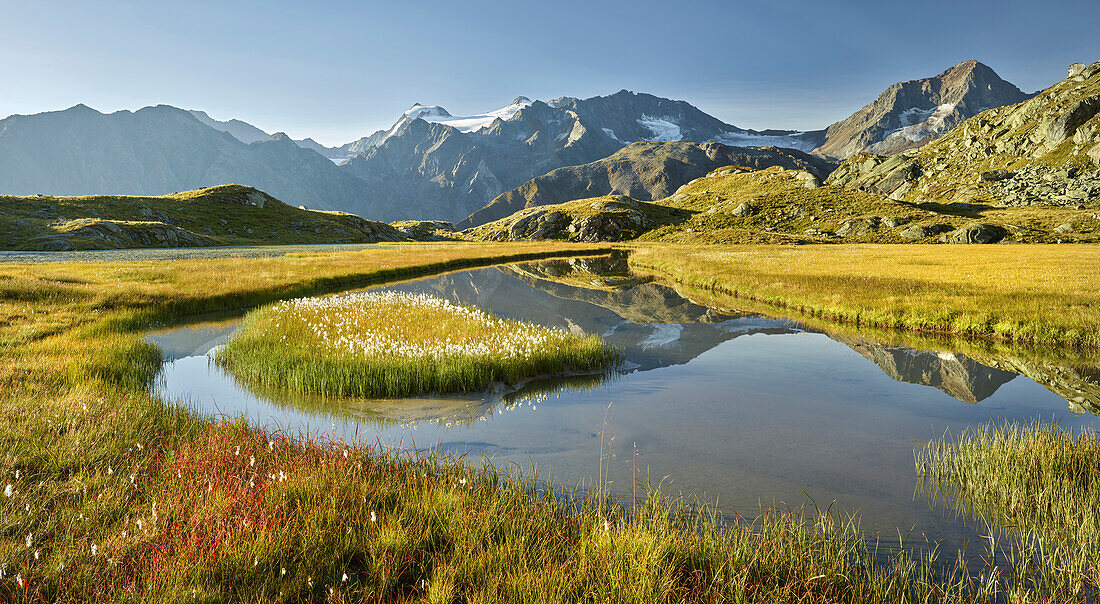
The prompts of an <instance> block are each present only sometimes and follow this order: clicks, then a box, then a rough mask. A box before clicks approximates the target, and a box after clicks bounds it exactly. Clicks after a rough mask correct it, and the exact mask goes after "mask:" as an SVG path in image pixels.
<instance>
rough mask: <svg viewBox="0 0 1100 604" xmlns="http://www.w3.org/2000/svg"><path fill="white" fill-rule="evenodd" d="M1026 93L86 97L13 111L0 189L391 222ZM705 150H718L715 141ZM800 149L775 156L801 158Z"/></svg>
mask: <svg viewBox="0 0 1100 604" xmlns="http://www.w3.org/2000/svg"><path fill="white" fill-rule="evenodd" d="M1026 97H1027V95H1025V94H1024V93H1022V92H1020V91H1019V90H1018V89H1017V88H1016V87H1015V86H1012V85H1011V84H1009V83H1007V82H1005V81H1004V80H1001V79H1000V78H999V77H997V75H996V74H995V73H994V72H993V71H992V70H991V69H989V68H988V67H986V66H984V65H982V64H981V63H978V62H976V61H967V62H964V63H960V64H959V65H956V66H955V67H953V68H951V69H949V70H947V71H945V72H944V73H942V74H940V75H938V76H935V77H934V78H927V79H925V80H914V81H911V82H903V83H901V84H896V85H894V86H892V87H890V88H889V89H888V90H887V91H886V92H884V93H883V94H882V95H881V96H880V97H879V98H878V100H876V101H875V102H874V103H871V104H870V105H868V106H867V107H864V108H863V109H861V110H860V111H859V112H857V113H855V114H853V116H851V117H849V118H848V119H847V120H844V121H842V122H838V123H836V124H833V125H832V126H829V127H828V128H825V129H822V130H817V131H810V132H796V131H790V130H762V131H756V130H748V129H744V128H739V127H737V126H733V125H731V124H727V123H725V122H723V121H721V120H719V119H717V118H715V117H713V116H710V115H708V114H707V113H705V112H703V111H701V110H699V109H698V108H696V107H694V106H693V105H691V104H689V103H687V102H684V101H675V100H670V99H665V98H660V97H656V96H653V95H649V94H639V93H633V92H629V91H626V90H623V91H619V92H617V93H614V94H611V95H607V96H597V97H592V98H587V99H579V98H574V97H561V98H557V99H553V100H550V101H540V100H534V101H532V100H530V99H528V98H526V97H518V98H516V99H515V100H514V101H513V102H512V103H510V104H508V105H506V106H505V107H502V108H500V109H497V110H493V111H487V112H484V113H481V114H477V115H469V116H454V115H451V114H450V113H449V112H448V111H447V110H446V109H444V108H443V107H440V106H436V105H421V104H415V105H413V106H412V107H411V108H410V109H409V110H407V111H405V112H404V113H403V114H402V115H400V116H399V117H398V119H397V120H396V121H395V123H394V124H393V125H392V126H391V127H390V128H388V129H386V130H379V131H377V132H374V133H372V134H370V135H368V136H366V137H363V138H360V139H358V140H355V141H352V142H349V143H347V144H345V145H342V146H340V147H326V146H324V145H321V144H319V143H317V142H316V141H314V140H312V139H308V138H307V139H302V140H291V139H290V137H288V136H287V135H285V134H282V133H276V134H268V133H267V132H265V131H263V130H261V129H259V128H257V127H255V126H252V125H251V124H248V123H246V122H243V121H240V120H228V121H219V120H216V119H214V118H211V117H210V116H209V115H208V114H206V113H205V112H202V111H197V110H192V111H187V110H183V109H178V108H175V107H171V106H167V105H158V106H156V107H146V108H144V109H140V110H138V111H119V112H115V113H111V114H103V113H100V112H98V111H95V110H93V109H90V108H88V107H86V106H84V105H77V106H75V107H72V108H70V109H67V110H64V111H55V112H47V113H40V114H36V115H28V116H23V115H15V116H11V117H8V118H6V119H4V120H0V193H8V194H15V195H30V194H39V193H41V194H50V195H88V194H133V195H160V194H168V193H172V192H175V191H182V190H188V189H198V188H201V187H206V186H212V185H218V184H225V183H239V184H243V185H248V186H253V187H256V188H259V189H262V190H264V191H266V192H267V193H269V194H271V195H273V196H275V197H277V198H279V199H282V200H284V201H286V202H288V203H290V204H293V205H304V206H308V207H310V208H314V209H324V210H341V211H346V212H351V213H355V214H358V215H361V216H365V217H368V218H371V219H375V220H384V221H394V220H401V219H410V218H415V219H438V220H446V221H451V222H458V221H463V220H465V219H467V217H468V216H470V215H471V214H473V213H475V212H477V211H479V210H481V208H482V207H483V206H485V205H486V204H488V203H490V202H492V201H494V200H496V199H497V198H498V197H500V196H501V195H503V194H508V193H510V192H512V191H513V190H516V189H517V188H522V187H525V186H526V187H528V189H529V190H530V189H534V188H539V187H540V185H538V184H530V185H528V184H526V183H529V181H532V180H533V179H537V178H542V177H544V175H548V173H551V172H553V171H555V170H558V169H560V168H563V167H567V166H585V165H588V164H592V163H593V162H598V161H601V160H605V159H609V158H610V156H612V155H613V154H615V153H617V152H619V151H620V150H622V149H623V148H624V147H627V146H628V145H630V144H631V143H636V142H666V143H672V142H675V143H681V144H688V143H696V144H703V143H719V144H723V145H727V146H735V147H763V146H777V147H784V148H787V149H795V150H800V151H803V152H811V151H812V152H814V153H815V154H816V155H819V156H822V157H825V158H831V159H843V158H846V157H849V156H850V155H851V154H853V153H855V152H857V151H864V150H879V151H882V152H888V153H889V152H893V151H895V150H903V149H906V148H909V147H911V146H915V145H921V144H924V143H926V142H928V141H929V140H932V139H934V138H935V137H937V136H939V135H941V134H942V133H943V132H944V131H946V130H945V129H946V128H947V127H948V126H950V125H953V124H954V123H956V122H957V121H961V120H962V119H965V118H966V117H970V116H971V115H973V114H974V113H976V112H977V111H978V110H979V109H983V108H987V107H995V106H1000V105H1004V104H1009V103H1014V102H1018V101H1019V100H1020V99H1021V98H1026ZM949 105H950V106H951V109H950V110H947V108H946V107H947V106H949ZM740 153H741V154H742V155H743V156H746V157H747V156H748V155H752V154H750V153H749V152H747V151H745V150H742V151H741V152H740ZM690 155H692V156H693V157H696V158H705V157H709V156H710V155H713V153H712V152H711V151H707V150H706V149H704V148H703V147H699V149H698V150H696V151H694V152H692V153H691V154H690ZM765 155H766V154H765ZM781 156H782V157H783V158H785V159H781ZM790 156H791V152H790V151H783V152H772V156H771V157H774V159H775V161H776V162H779V161H788V162H789V161H790V159H789V158H790ZM756 157H758V158H759V157H761V156H760V155H759V154H757V155H756ZM700 161H701V163H699V164H698V165H694V166H693V167H692V169H687V170H679V171H678V172H677V171H671V172H669V174H670V176H669V177H668V181H667V183H665V184H662V185H660V186H657V187H656V188H653V187H649V188H650V189H653V190H649V189H647V192H646V194H647V195H649V196H650V197H654V196H661V195H663V194H665V193H666V192H667V190H671V189H675V188H676V187H677V186H679V185H681V184H683V182H681V180H682V179H688V180H690V178H694V177H696V176H697V175H701V174H705V173H706V172H707V171H708V170H709V169H712V168H713V167H715V166H714V165H713V162H712V161H711V160H707V161H711V163H707V161H702V160H700ZM689 163H690V162H689ZM703 164H706V165H703ZM767 165H780V164H778V163H774V162H773V163H768V164H767ZM820 165H825V164H819V166H820ZM753 167H766V165H759V164H754V165H753ZM788 167H793V166H788ZM801 167H809V164H807V165H805V166H801ZM600 170H602V174H605V175H606V174H609V173H608V171H607V170H606V169H602V168H601V169H597V170H596V172H593V174H595V173H597V172H600ZM676 174H679V176H677V175H676ZM597 180H598V182H596V181H593V182H594V183H595V184H591V185H586V187H585V189H584V192H585V194H590V195H597V194H608V193H612V192H617V191H616V190H615V187H616V186H617V185H616V184H615V182H613V181H615V180H616V179H615V178H613V177H611V176H608V177H607V181H606V183H605V182H604V181H603V176H601V177H600V178H599V179H597ZM619 180H620V181H621V179H619ZM643 188H644V187H643ZM604 189H607V190H604ZM635 190H636V189H631V191H635ZM528 201H529V200H528ZM524 203H525V204H526V203H527V201H525V202H524Z"/></svg>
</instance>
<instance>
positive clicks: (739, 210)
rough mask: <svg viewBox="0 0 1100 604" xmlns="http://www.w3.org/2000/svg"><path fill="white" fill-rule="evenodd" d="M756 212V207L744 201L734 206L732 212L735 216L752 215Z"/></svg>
mask: <svg viewBox="0 0 1100 604" xmlns="http://www.w3.org/2000/svg"><path fill="white" fill-rule="evenodd" d="M754 213H756V208H754V207H752V206H750V205H749V204H747V203H742V204H741V205H739V206H737V207H736V208H734V209H733V212H732V214H733V215H734V216H752V215H753V214H754Z"/></svg>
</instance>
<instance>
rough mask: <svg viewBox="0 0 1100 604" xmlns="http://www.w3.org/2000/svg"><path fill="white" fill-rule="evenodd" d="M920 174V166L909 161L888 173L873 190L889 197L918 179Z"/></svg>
mask: <svg viewBox="0 0 1100 604" xmlns="http://www.w3.org/2000/svg"><path fill="white" fill-rule="evenodd" d="M922 173H923V171H922V170H921V167H920V164H918V163H917V162H915V161H911V162H909V163H906V164H904V165H902V166H901V167H899V168H897V169H895V170H893V171H892V172H890V173H889V174H888V175H887V176H886V178H883V179H882V180H880V181H879V182H878V183H877V184H876V185H875V186H874V190H875V192H876V193H879V194H880V195H889V194H891V193H893V192H894V191H895V190H897V189H898V188H900V187H901V186H902V185H904V184H905V183H907V182H909V181H913V180H916V179H918V178H920V175H921V174H922Z"/></svg>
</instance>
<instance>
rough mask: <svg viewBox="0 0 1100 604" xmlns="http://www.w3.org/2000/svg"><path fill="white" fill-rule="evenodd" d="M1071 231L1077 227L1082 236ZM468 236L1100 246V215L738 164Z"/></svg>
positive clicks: (515, 218) (538, 210) (544, 211)
mask: <svg viewBox="0 0 1100 604" xmlns="http://www.w3.org/2000/svg"><path fill="white" fill-rule="evenodd" d="M1066 224H1072V225H1074V226H1073V228H1074V232H1073V233H1067V232H1066V227H1064V226H1063V225H1066ZM462 236H463V237H466V238H469V239H476V240H488V241H506V240H525V239H566V240H570V241H624V240H643V241H669V242H680V243H830V242H835V243H996V242H1000V241H1017V242H1054V241H1061V240H1070V241H1100V212H1096V211H1095V210H1094V211H1091V212H1082V211H1078V210H1076V209H1074V208H1049V207H1047V208H1042V209H1041V210H1036V209H1034V208H994V207H984V206H983V207H978V206H971V205H965V204H963V205H960V204H937V203H920V204H918V203H912V202H909V201H898V200H893V199H889V198H883V197H880V196H878V195H874V194H871V193H867V192H864V191H860V190H854V189H849V188H846V187H843V186H839V185H836V184H823V183H822V182H821V180H820V179H818V178H817V176H815V175H814V174H813V173H810V172H807V171H805V170H786V169H783V168H781V167H771V168H767V169H765V170H753V169H751V168H747V167H740V166H730V167H725V168H721V169H718V170H715V171H713V172H711V173H710V174H708V175H707V176H705V177H703V178H698V179H695V180H693V181H691V182H689V183H687V184H685V185H684V186H682V187H680V188H679V189H677V191H676V192H675V193H674V194H673V195H671V196H669V197H667V198H664V199H658V200H655V201H653V202H643V201H638V200H634V199H631V198H629V197H626V196H617V195H613V196H606V197H599V198H594V199H582V200H576V201H571V202H567V203H562V204H554V205H547V206H538V207H533V208H527V209H525V210H521V211H519V212H516V213H515V214H512V215H511V216H508V217H506V218H503V219H501V220H497V221H495V222H492V223H489V224H486V225H482V226H480V227H476V228H472V229H467V230H466V231H463V233H462Z"/></svg>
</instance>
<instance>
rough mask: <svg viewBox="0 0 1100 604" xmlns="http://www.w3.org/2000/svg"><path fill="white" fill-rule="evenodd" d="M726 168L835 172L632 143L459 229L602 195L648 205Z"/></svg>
mask: <svg viewBox="0 0 1100 604" xmlns="http://www.w3.org/2000/svg"><path fill="white" fill-rule="evenodd" d="M728 165H741V166H751V167H753V168H767V167H769V166H782V167H784V168H793V169H803V170H809V171H810V172H813V173H814V174H815V175H817V176H818V177H820V178H822V179H824V178H825V177H827V176H828V175H829V173H830V172H831V171H832V170H833V168H834V167H835V166H834V165H833V164H830V163H829V162H826V161H824V160H822V159H820V158H818V157H815V156H812V155H809V154H806V153H803V152H801V151H795V150H793V149H781V148H777V147H762V148H744V147H729V146H726V145H721V144H718V143H632V144H630V145H628V146H626V147H624V148H623V149H620V150H619V151H617V152H615V153H614V154H612V155H611V156H610V157H607V158H604V159H600V160H597V161H594V162H591V163H587V164H584V165H580V166H569V167H565V168H558V169H557V170H553V171H551V172H550V173H548V174H545V175H543V176H539V177H537V178H534V179H532V180H529V181H527V182H526V183H524V184H523V185H522V186H519V187H517V188H515V189H512V190H511V191H507V192H505V193H502V194H501V195H499V196H498V197H497V198H496V199H494V200H493V201H492V202H490V203H489V205H487V206H485V207H484V208H481V209H480V210H478V211H477V212H474V213H473V214H471V215H470V216H469V217H467V218H466V219H465V220H463V221H462V222H460V223H459V224H458V225H456V226H457V227H458V228H468V227H472V226H478V225H481V224H485V223H488V222H492V221H494V220H498V219H500V218H504V217H506V216H508V215H509V214H512V213H514V212H516V211H518V210H521V209H523V208H530V207H534V206H540V205H548V204H554V203H561V202H565V201H570V200H574V199H583V198H587V197H599V196H602V195H626V196H628V197H631V198H632V199H637V200H642V201H650V200H654V199H661V198H664V197H668V196H669V195H671V194H672V193H673V192H674V191H675V190H676V189H677V188H678V187H679V186H680V185H683V184H684V183H686V182H688V181H689V180H693V179H695V178H699V177H700V176H703V175H705V174H706V173H708V172H710V171H711V170H714V169H715V168H719V167H722V166H728Z"/></svg>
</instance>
